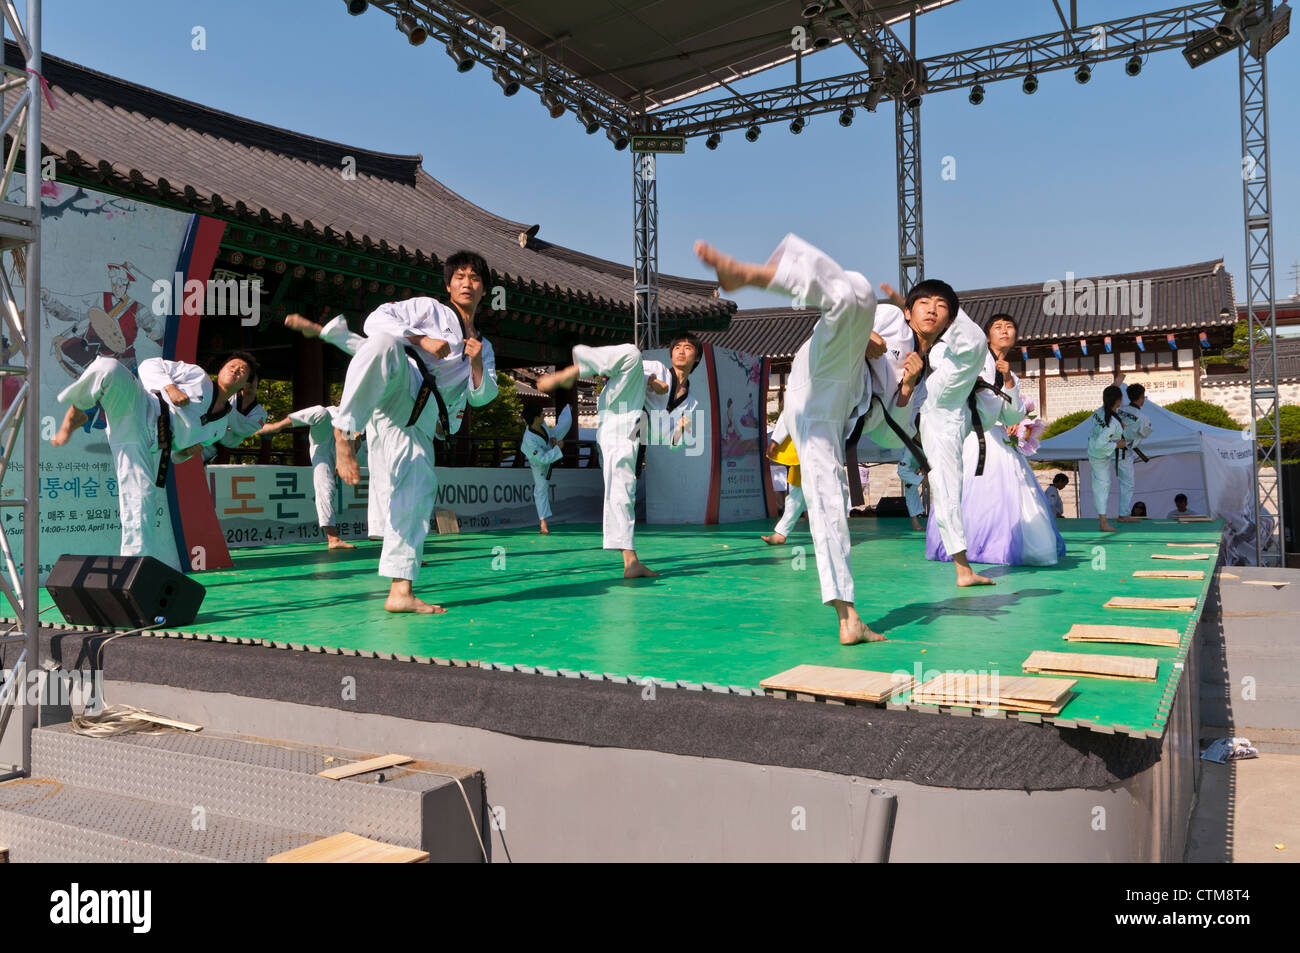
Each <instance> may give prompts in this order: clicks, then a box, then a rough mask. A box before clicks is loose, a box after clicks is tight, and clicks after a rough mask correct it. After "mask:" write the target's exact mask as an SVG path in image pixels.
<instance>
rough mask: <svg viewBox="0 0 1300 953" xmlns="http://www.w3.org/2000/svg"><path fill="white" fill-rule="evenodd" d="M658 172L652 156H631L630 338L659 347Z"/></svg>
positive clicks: (636, 341) (641, 347) (649, 346)
mask: <svg viewBox="0 0 1300 953" xmlns="http://www.w3.org/2000/svg"><path fill="white" fill-rule="evenodd" d="M658 179H659V170H658V163H657V162H656V161H655V156H654V155H653V154H652V153H639V152H634V153H632V268H633V275H632V281H633V301H632V312H633V313H632V334H633V341H634V342H635V343H636V346H637V347H638V348H640V349H641V350H643V351H644V350H646V349H647V348H654V347H658V346H659V188H658V186H659V182H658Z"/></svg>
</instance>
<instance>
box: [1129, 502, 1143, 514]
mask: <svg viewBox="0 0 1300 953" xmlns="http://www.w3.org/2000/svg"><path fill="white" fill-rule="evenodd" d="M1128 515H1129V516H1131V517H1145V516H1146V515H1147V505H1146V504H1145V503H1143V502H1142V501H1141V500H1138V501H1137V502H1136V503H1134V504H1133V508H1132V509H1131V510H1130V511H1129V514H1128Z"/></svg>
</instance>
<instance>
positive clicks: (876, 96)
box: [849, 83, 885, 122]
mask: <svg viewBox="0 0 1300 953" xmlns="http://www.w3.org/2000/svg"><path fill="white" fill-rule="evenodd" d="M884 95H885V84H884V83H872V84H871V85H870V86H868V87H867V99H866V102H865V103H863V105H864V106H866V109H867V112H869V113H873V112H875V111H876V107H877V106H879V105H880V99H881V97H882V96H884ZM849 121H850V122H852V120H849Z"/></svg>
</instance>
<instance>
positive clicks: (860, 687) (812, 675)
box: [759, 665, 916, 702]
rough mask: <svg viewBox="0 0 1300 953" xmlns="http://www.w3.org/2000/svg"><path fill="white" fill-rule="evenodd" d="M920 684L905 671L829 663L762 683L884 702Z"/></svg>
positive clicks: (773, 688)
mask: <svg viewBox="0 0 1300 953" xmlns="http://www.w3.org/2000/svg"><path fill="white" fill-rule="evenodd" d="M915 684H916V679H914V678H913V677H912V676H911V675H908V674H906V673H901V672H871V671H867V670H865V669H858V668H834V667H832V666H828V665H796V666H795V667H794V668H792V669H789V670H787V671H784V672H782V673H780V674H779V675H773V676H772V677H771V678H765V679H763V681H761V682H759V686H760V687H762V688H765V689H768V690H769V691H780V692H799V693H801V694H804V695H816V696H818V697H819V698H848V699H852V700H853V701H865V702H883V701H887V700H888V699H890V698H892V697H893V696H894V695H897V694H898V693H899V692H902V691H907V690H908V689H910V688H911V687H912V686H913V685H915Z"/></svg>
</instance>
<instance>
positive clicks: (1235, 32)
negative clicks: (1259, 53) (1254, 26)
mask: <svg viewBox="0 0 1300 953" xmlns="http://www.w3.org/2000/svg"><path fill="white" fill-rule="evenodd" d="M1245 18H1246V11H1244V10H1230V11H1229V12H1227V13H1225V14H1224V15H1223V19H1222V20H1220V21H1219V22H1218V25H1217V26H1215V28H1214V32H1215V33H1217V34H1218V35H1219V36H1221V37H1223V38H1224V39H1225V40H1230V39H1232V38H1233V37H1234V36H1240V35H1241V34H1242V32H1244V31H1243V30H1242V28H1241V21H1242V20H1244V19H1245Z"/></svg>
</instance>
